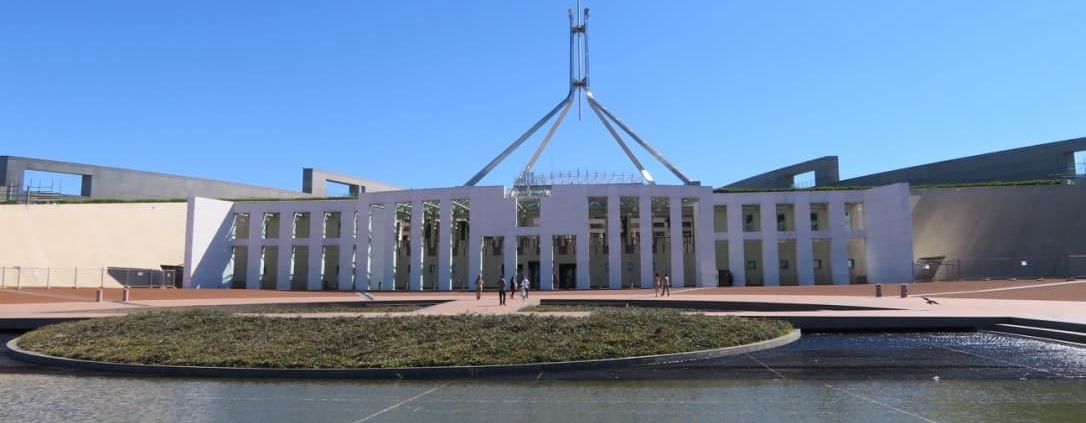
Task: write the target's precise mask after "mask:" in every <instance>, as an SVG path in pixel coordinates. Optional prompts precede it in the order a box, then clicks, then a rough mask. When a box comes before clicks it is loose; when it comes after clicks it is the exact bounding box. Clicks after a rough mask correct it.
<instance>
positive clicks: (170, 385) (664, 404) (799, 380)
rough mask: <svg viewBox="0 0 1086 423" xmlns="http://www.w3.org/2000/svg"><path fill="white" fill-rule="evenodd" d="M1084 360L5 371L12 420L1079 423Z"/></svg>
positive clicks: (903, 337) (825, 357)
mask: <svg viewBox="0 0 1086 423" xmlns="http://www.w3.org/2000/svg"><path fill="white" fill-rule="evenodd" d="M1084 363H1086V349H1082V348H1078V347H1073V346H1067V345H1061V344H1054V343H1047V342H1040V341H1035V340H1028V339H1022V338H1011V337H1005V336H1000V335H995V334H987V333H976V334H890V335H863V336H855V335H808V336H805V337H804V338H803V340H801V341H800V342H798V343H795V344H792V345H789V346H787V347H784V348H778V349H775V350H772V351H765V352H760V353H757V354H753V355H749V356H740V357H733V358H728V359H721V360H716V361H712V362H704V363H698V364H697V365H687V366H681V367H674V368H670V369H634V370H628V371H621V372H600V373H597V374H591V375H587V376H586V375H585V374H583V373H580V374H564V375H563V374H553V375H543V376H542V377H541V378H540V379H539V380H535V378H536V377H539V376H540V375H531V376H529V377H525V380H461V381H343V380H330V381H320V380H217V379H170V378H132V377H116V376H91V375H86V374H70V373H58V372H44V373H43V372H40V371H25V370H24V371H10V372H8V373H7V374H3V372H2V369H0V398H3V399H4V406H3V407H2V408H0V421H3V422H71V421H110V422H254V423H255V422H272V423H274V422H296V421H320V422H362V421H367V422H408V421H412V422H413V421H435V422H446V421H448V422H462V421H471V422H503V423H507V422H510V421H559V422H575V421H602V422H612V421H615V422H617V421H622V422H627V421H652V422H691V421H728V422H765V421H808V422H822V421H825V422H918V421H921V422H922V421H938V422H976V421H985V422H1021V421H1045V422H1064V421H1065V422H1079V421H1083V419H1084V418H1086V379H1084V377H1086V366H1084V365H1083V364H1084ZM933 375H938V376H940V378H939V380H935V379H934V378H933Z"/></svg>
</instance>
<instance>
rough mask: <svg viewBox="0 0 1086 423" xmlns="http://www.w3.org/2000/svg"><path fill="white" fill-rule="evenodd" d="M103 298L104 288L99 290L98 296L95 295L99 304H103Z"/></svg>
mask: <svg viewBox="0 0 1086 423" xmlns="http://www.w3.org/2000/svg"><path fill="white" fill-rule="evenodd" d="M102 297H103V294H102V288H98V294H97V295H95V297H94V299H95V301H97V302H102Z"/></svg>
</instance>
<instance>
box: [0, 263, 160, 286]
mask: <svg viewBox="0 0 1086 423" xmlns="http://www.w3.org/2000/svg"><path fill="white" fill-rule="evenodd" d="M178 273H179V272H177V271H176V270H162V269H150V268H131V267H93V268H92V267H24V266H0V289H4V288H16V289H18V288H120V287H132V288H164V287H175V286H178V285H179V284H177V281H179V280H180V276H181V275H180V274H178Z"/></svg>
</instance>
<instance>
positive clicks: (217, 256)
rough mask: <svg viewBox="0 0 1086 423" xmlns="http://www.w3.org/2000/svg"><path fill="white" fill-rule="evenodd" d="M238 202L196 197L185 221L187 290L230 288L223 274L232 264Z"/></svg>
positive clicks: (189, 204) (185, 282)
mask: <svg viewBox="0 0 1086 423" xmlns="http://www.w3.org/2000/svg"><path fill="white" fill-rule="evenodd" d="M233 206H234V203H232V202H229V201H221V200H213V199H210V198H202V197H192V198H189V202H188V218H187V219H186V222H185V280H184V285H183V286H184V287H185V288H229V284H228V283H226V282H228V281H226V282H224V281H223V271H224V270H225V269H226V265H227V264H228V263H229V262H230V257H231V255H232V253H233V251H232V245H233V244H232V241H231V239H230V236H229V235H230V225H231V223H232V217H233V214H232V212H231V210H232V209H233Z"/></svg>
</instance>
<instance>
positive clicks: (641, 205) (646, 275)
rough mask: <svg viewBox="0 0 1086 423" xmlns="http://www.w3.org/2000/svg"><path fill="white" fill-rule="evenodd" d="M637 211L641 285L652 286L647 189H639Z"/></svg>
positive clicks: (650, 235)
mask: <svg viewBox="0 0 1086 423" xmlns="http://www.w3.org/2000/svg"><path fill="white" fill-rule="evenodd" d="M637 213H638V218H637V219H638V222H639V223H638V224H639V225H640V229H639V231H640V233H641V235H640V237H641V246H640V253H641V287H642V288H652V282H653V268H652V265H653V261H652V195H650V191H649V190H648V189H642V190H640V191H639V195H638V197H637Z"/></svg>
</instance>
